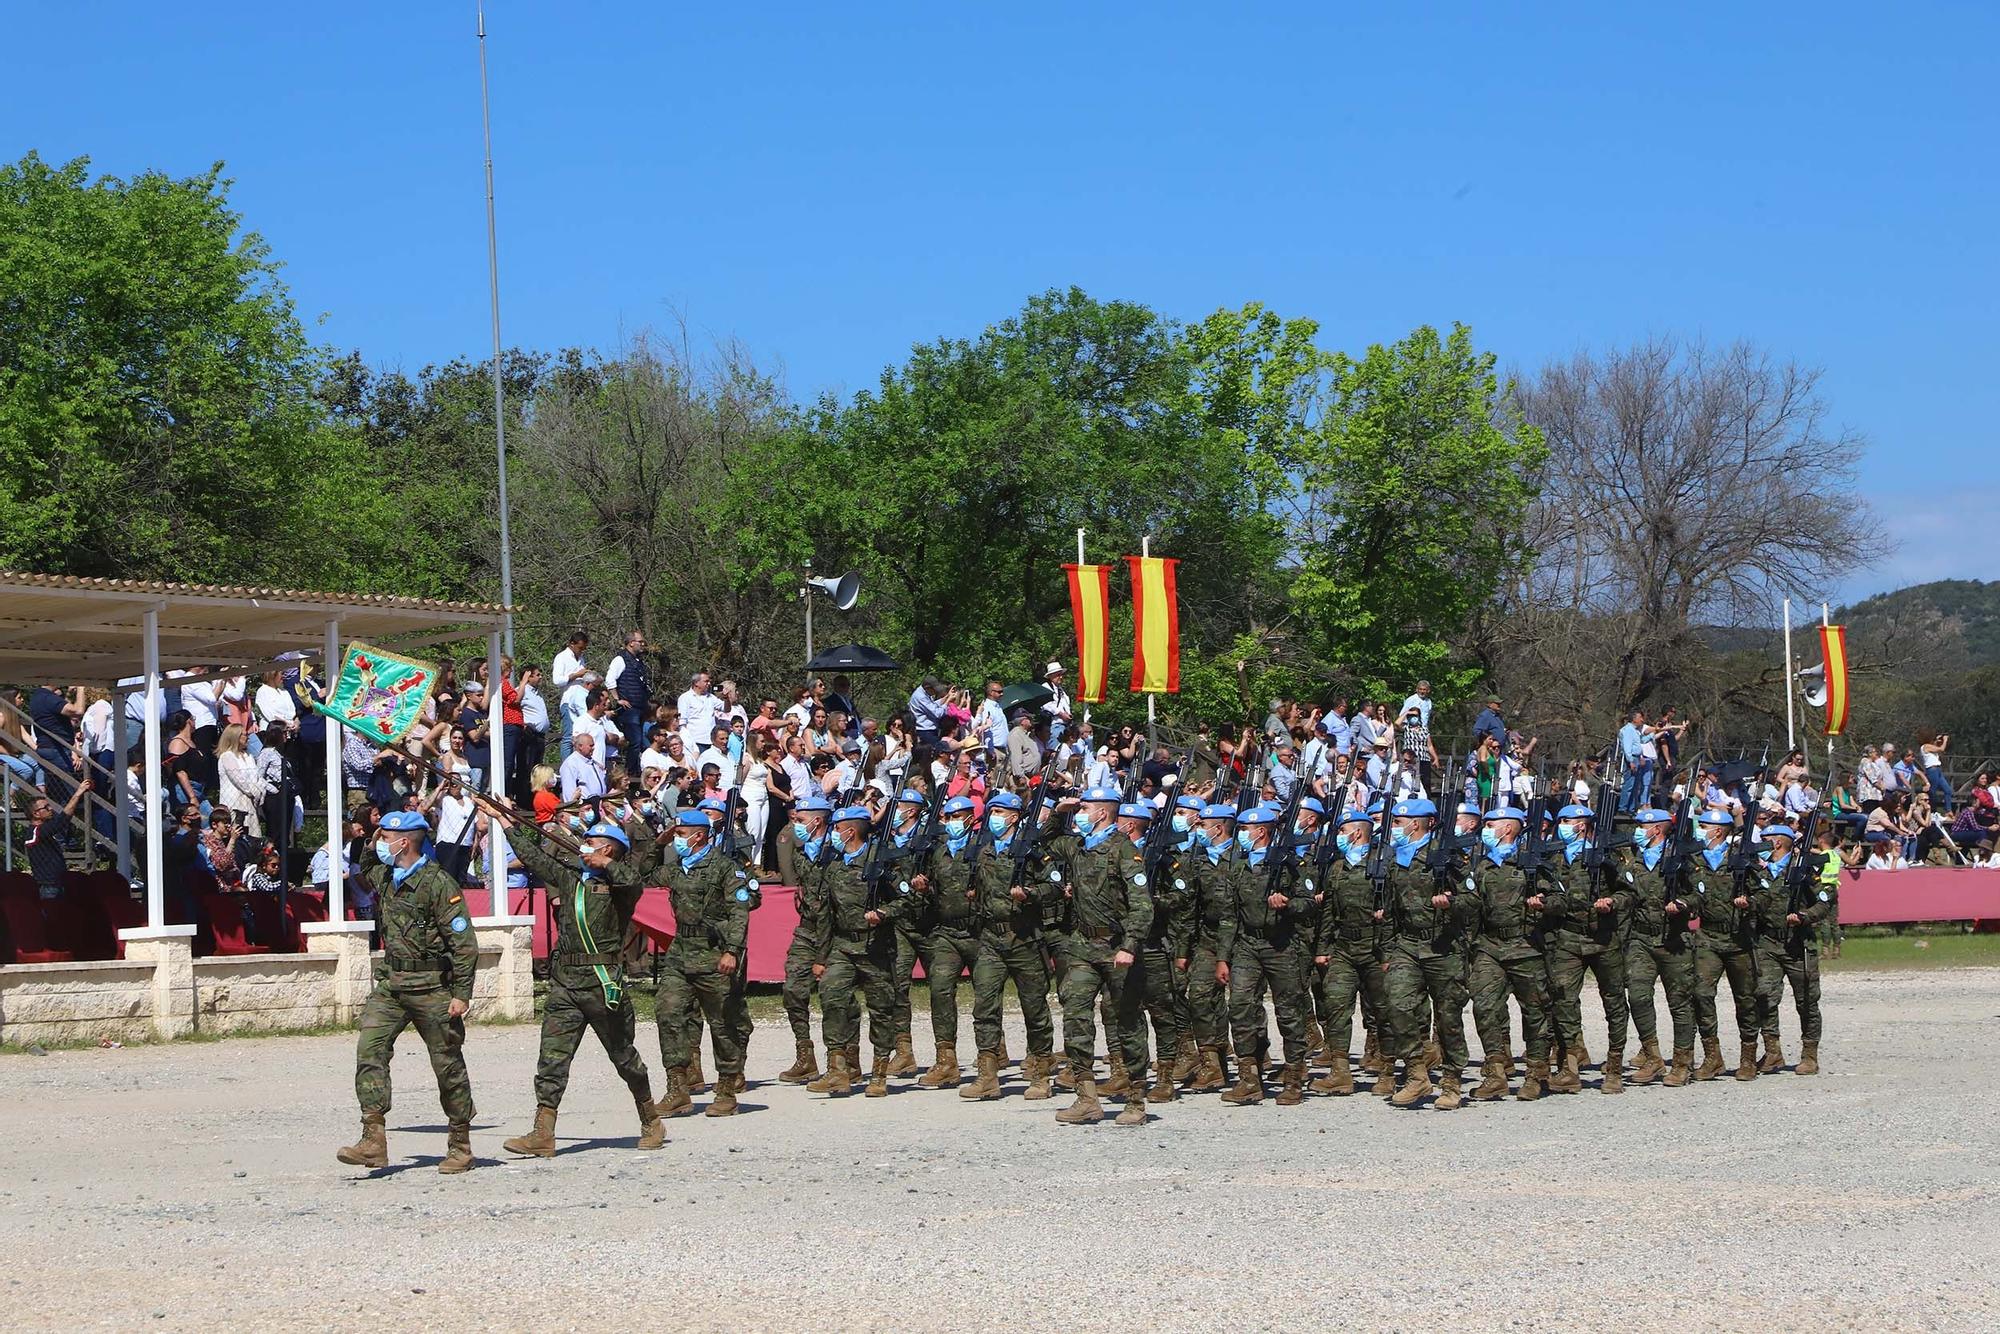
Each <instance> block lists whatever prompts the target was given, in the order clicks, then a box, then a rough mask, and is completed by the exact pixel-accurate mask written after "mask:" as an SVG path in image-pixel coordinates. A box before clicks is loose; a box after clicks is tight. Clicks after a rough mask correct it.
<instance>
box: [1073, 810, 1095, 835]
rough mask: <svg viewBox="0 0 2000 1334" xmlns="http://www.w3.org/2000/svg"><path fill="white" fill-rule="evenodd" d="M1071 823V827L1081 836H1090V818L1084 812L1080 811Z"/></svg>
mask: <svg viewBox="0 0 2000 1334" xmlns="http://www.w3.org/2000/svg"><path fill="white" fill-rule="evenodd" d="M1069 822H1070V825H1071V827H1072V828H1074V829H1075V830H1076V832H1077V833H1079V834H1088V833H1089V832H1090V827H1091V826H1090V817H1089V816H1088V815H1085V814H1084V813H1083V812H1082V811H1078V812H1077V813H1076V814H1075V815H1072V816H1071V817H1070V821H1069Z"/></svg>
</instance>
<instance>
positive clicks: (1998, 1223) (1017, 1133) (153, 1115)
mask: <svg viewBox="0 0 2000 1334" xmlns="http://www.w3.org/2000/svg"><path fill="white" fill-rule="evenodd" d="M1593 1003H1594V993H1592V992H1590V990H1589V989H1588V988H1586V1001H1585V1004H1586V1009H1587V1013H1588V1014H1590V1016H1591V1023H1590V1024H1589V1025H1587V1027H1586V1033H1587V1034H1588V1035H1590V1045H1591V1048H1592V1052H1593V1054H1594V1055H1596V1054H1601V1051H1602V1045H1603V1039H1602V1028H1601V1024H1600V1023H1599V1022H1598V1020H1597V1017H1596V1012H1595V1011H1594V1009H1591V1008H1590V1007H1591V1006H1592V1005H1593ZM1827 1009H1828V1031H1829V1033H1830V1034H1831V1035H1832V1036H1831V1040H1830V1041H1829V1042H1828V1043H1827V1045H1826V1049H1825V1064H1826V1065H1827V1067H1828V1073H1826V1074H1825V1075H1823V1076H1821V1077H1820V1078H1817V1079H1801V1078H1796V1077H1793V1076H1791V1075H1789V1074H1787V1075H1782V1076H1773V1077H1766V1078H1761V1079H1758V1080H1757V1081H1756V1082H1755V1083H1752V1084H1749V1085H1738V1084H1736V1083H1735V1082H1733V1081H1729V1080H1723V1081H1718V1082H1716V1083H1713V1084H1707V1085H1700V1086H1691V1087H1689V1088H1687V1089H1682V1090H1669V1089H1660V1088H1657V1087H1655V1088H1648V1089H1635V1090H1630V1091H1628V1092H1627V1093H1626V1094H1625V1095H1624V1096H1623V1097H1618V1098H1607V1097H1603V1096H1601V1095H1599V1094H1597V1093H1596V1092H1595V1091H1594V1090H1591V1089H1588V1088H1587V1089H1586V1091H1585V1092H1584V1094H1583V1095H1581V1096H1579V1097H1573V1098H1556V1099H1553V1100H1545V1101H1543V1102H1540V1103H1535V1104H1520V1103H1515V1102H1511V1101H1510V1102H1507V1103H1504V1104H1501V1105H1497V1106H1473V1105H1468V1106H1467V1108H1466V1109H1465V1110H1462V1111H1459V1112H1456V1113H1451V1114H1441V1113H1438V1112H1436V1111H1434V1110H1430V1109H1428V1108H1425V1109H1417V1110H1412V1111H1402V1112H1399V1111H1395V1110H1393V1109H1391V1108H1389V1107H1388V1106H1386V1105H1385V1104H1383V1103H1381V1102H1380V1101H1378V1100H1375V1099H1371V1098H1366V1097H1356V1098H1351V1099H1329V1098H1313V1099H1310V1100H1309V1101H1308V1102H1307V1104H1306V1105H1305V1106H1303V1107H1298V1108H1279V1107H1275V1106H1272V1105H1271V1104H1270V1103H1269V1102H1268V1101H1267V1102H1266V1103H1264V1104H1263V1105H1262V1106H1259V1107H1254V1108H1243V1109H1233V1108H1228V1107H1224V1106H1222V1105H1220V1104H1219V1103H1218V1102H1217V1101H1216V1099H1215V1098H1214V1097H1213V1096H1204V1097H1201V1098H1197V1099H1183V1100H1181V1101H1180V1102H1177V1103H1173V1104H1170V1105H1168V1106H1166V1107H1164V1108H1162V1109H1159V1111H1158V1113H1157V1114H1156V1115H1155V1117H1154V1118H1153V1120H1152V1121H1151V1122H1150V1123H1149V1124H1148V1125H1147V1126H1146V1127H1145V1128H1144V1129H1142V1130H1141V1129H1119V1128H1116V1127H1114V1126H1112V1125H1111V1124H1110V1123H1109V1121H1108V1120H1107V1121H1106V1122H1105V1123H1103V1124H1101V1125H1098V1126H1094V1127H1062V1126H1057V1125H1056V1124H1055V1123H1054V1121H1053V1119H1052V1114H1053V1112H1054V1110H1055V1108H1057V1107H1059V1106H1061V1105H1062V1101H1061V1100H1060V1099H1059V1100H1057V1101H1052V1102H1046V1103H1027V1102H1023V1101H1022V1100H1020V1099H1019V1098H1018V1097H1009V1098H1007V1099H1005V1100H1004V1101H1002V1102H999V1103H987V1104H976V1105H975V1104H967V1103H961V1102H960V1101H959V1099H957V1098H956V1097H954V1096H952V1095H951V1094H949V1093H933V1092H927V1091H924V1090H920V1089H915V1088H914V1087H911V1088H908V1089H903V1090H900V1091H898V1092H896V1093H895V1094H893V1095H892V1096H891V1097H889V1098H887V1099H874V1100H870V1099H864V1098H862V1097H861V1096H859V1094H858V1093H857V1094H856V1095H855V1096H853V1097H851V1098H848V1099H844V1100H840V1101H838V1102H833V1103H829V1102H827V1101H826V1100H824V1099H820V1098H813V1097H809V1096H808V1095H806V1094H805V1093H804V1092H803V1091H802V1090H798V1089H793V1088H787V1087H785V1086H782V1085H779V1084H777V1083H775V1082H764V1083H754V1082H753V1085H752V1088H751V1090H750V1092H749V1094H748V1096H747V1097H746V1099H745V1106H746V1114H745V1115H741V1116H738V1117H736V1118H734V1119H733V1120H721V1119H718V1120H708V1119H705V1118H701V1117H695V1118H683V1119H680V1120H676V1121H673V1122H670V1123H669V1142H668V1145H667V1147H666V1149H665V1150H664V1151H662V1152H659V1153H649V1154H641V1153H638V1152H636V1151H634V1150H633V1148H632V1142H633V1137H634V1134H635V1131H636V1127H635V1125H634V1123H633V1118H632V1114H631V1105H630V1102H629V1100H628V1099H627V1098H626V1096H625V1093H624V1090H623V1088H622V1086H620V1085H619V1084H618V1082H617V1080H616V1078H615V1076H613V1074H612V1073H611V1070H610V1067H609V1065H608V1064H607V1063H606V1062H605V1061H604V1059H603V1057H602V1055H601V1053H599V1052H598V1051H596V1050H594V1049H593V1048H592V1047H591V1046H589V1045H586V1046H585V1048H584V1050H583V1052H582V1053H581V1054H580V1055H579V1058H578V1062H577V1067H576V1076H575V1077H574V1078H573V1080H572V1084H571V1088H570V1094H569V1098H568V1101H567V1103H566V1105H565V1106H564V1108H563V1113H562V1121H561V1124H560V1126H559V1128H558V1132H557V1133H558V1136H559V1137H560V1138H561V1139H562V1140H563V1141H564V1146H565V1147H564V1151H563V1152H562V1153H560V1154H559V1155H558V1156H557V1157H556V1158H555V1159H554V1160H552V1161H547V1162H543V1161H527V1162H520V1161H505V1160H504V1158H503V1156H502V1155H501V1152H500V1140H501V1139H502V1138H503V1137H504V1136H505V1135H510V1134H516V1133H519V1132H520V1131H521V1130H523V1129H525V1128H526V1126H527V1122H528V1118H529V1116H530V1115H531V1113H532V1096H531V1093H530V1086H529V1078H530V1072H531V1070H532V1067H533V1061H534V1054H535V1031H534V1030H533V1029H532V1028H531V1027H526V1026H515V1027H504V1028H490V1029H476V1030H474V1032H473V1035H472V1038H471V1040H470V1042H469V1045H468V1049H467V1050H468V1058H469V1060H470V1063H471V1069H472V1076H473V1088H474V1091H475V1093H476V1094H477V1096H478V1100H479V1103H480V1106H481V1107H482V1109H484V1114H483V1115H482V1116H481V1117H480V1120H479V1122H478V1124H477V1129H476V1130H475V1134H474V1145H475V1148H476V1150H477V1151H478V1152H479V1153H480V1155H481V1161H480V1167H479V1170H477V1171H475V1172H473V1173H471V1174H470V1175H469V1176H464V1177H458V1178H443V1177H439V1176H438V1175H437V1174H436V1173H435V1172H434V1171H433V1170H432V1168H433V1166H434V1165H435V1164H436V1162H437V1159H438V1156H439V1155H440V1154H441V1153H442V1151H443V1147H444V1127H443V1126H442V1125H441V1124H440V1123H439V1116H438V1113H437V1104H436V1101H435V1090H434V1086H433V1085H432V1082H431V1076H430V1071H429V1067H428V1064H427V1062H426V1061H425V1060H424V1057H423V1054H422V1047H421V1045H420V1044H418V1043H416V1041H415V1040H414V1038H413V1037H409V1036H406V1037H405V1039H404V1042H403V1047H402V1055H401V1057H400V1058H399V1060H398V1061H397V1063H396V1078H397V1079H398V1080H399V1093H400V1104H399V1106H398V1108H397V1110H396V1111H395V1112H393V1113H392V1114H391V1115H390V1119H389V1124H390V1152H391V1155H392V1158H393V1159H394V1165H393V1166H392V1167H391V1168H390V1169H389V1170H387V1171H385V1172H382V1173H379V1174H373V1175H371V1174H369V1173H366V1172H363V1171H360V1170H357V1169H351V1168H345V1167H341V1166H339V1165H338V1164H336V1163H335V1162H334V1160H333V1150H334V1148H335V1147H336V1146H338V1145H340V1144H343V1143H346V1142H348V1141H349V1140H350V1139H352V1138H353V1135H354V1132H355V1126H356V1115H355V1112H354V1110H353V1107H354V1104H353V1095H352V1092H351V1063H350V1052H351V1041H350V1039H348V1038H344V1037H323V1038H271V1039H261V1040H241V1041H231V1042H224V1043H219V1044H181V1045H173V1046H162V1047H140V1048H131V1049H127V1050H123V1051H94V1050H93V1051H77V1052H58V1053H55V1054H52V1055H49V1056H44V1057H34V1056H6V1057H0V1125H4V1127H5V1131H4V1133H0V1252H4V1254H5V1255H6V1257H7V1259H6V1263H5V1267H4V1275H5V1278H4V1282H0V1327H4V1328H6V1329H10V1330H12V1329H75V1328H79V1327H114V1328H132V1327H137V1326H142V1325H143V1326H146V1327H149V1328H168V1329H172V1328H183V1327H185V1328H190V1329H192V1328H238V1327H252V1326H262V1327H276V1328H301V1327H302V1328H327V1329H331V1328H336V1327H338V1328H349V1329H351V1328H356V1327H360V1326H362V1325H363V1324H364V1322H375V1323H381V1322H387V1323H388V1324H389V1325H390V1327H395V1328H433V1327H435V1328H464V1327H473V1326H479V1327H485V1328H522V1329H525V1328H529V1327H539V1328H557V1329H567V1328H582V1327H585V1326H589V1327H594V1328H602V1327H604V1326H605V1325H607V1324H614V1325H624V1324H638V1325H648V1326H656V1327H657V1326H666V1327H672V1328H683V1327H685V1328H700V1327H716V1326H719V1325H722V1324H723V1323H724V1322H727V1323H728V1324H730V1325H733V1326H737V1327H742V1328H745V1329H778V1328H794V1327H800V1326H807V1325H814V1326H825V1327H835V1328H884V1329H887V1328H898V1327H907V1326H909V1325H911V1324H916V1323H924V1324H930V1323H945V1324H947V1325H948V1326H955V1327H960V1328H985V1327H990V1326H999V1325H1005V1326H1008V1327H1011V1328H1016V1329H1039V1328H1045V1327H1046V1328H1057V1327H1064V1326H1075V1325H1084V1324H1089V1325H1114V1324H1119V1323H1126V1324H1130V1325H1133V1326H1135V1327H1139V1328H1145V1327H1149V1326H1150V1327H1157V1328H1175V1329H1179V1328H1196V1327H1202V1328H1209V1329H1215V1328H1234V1329H1278V1328H1298V1327H1302V1326H1305V1327H1309V1326H1315V1325H1331V1324H1335V1323H1340V1324H1346V1325H1358V1326H1361V1327H1365V1328H1404V1329H1407V1328H1416V1327H1430V1326H1433V1325H1435V1324H1436V1323H1437V1322H1438V1321H1439V1320H1441V1319H1443V1320H1449V1321H1450V1322H1451V1323H1452V1324H1453V1325H1455V1326H1458V1327H1472V1328H1488V1327H1521V1328H1544V1327H1548V1326H1551V1325H1554V1324H1556V1323H1557V1322H1577V1323H1579V1324H1582V1323H1588V1324H1593V1325H1609V1324H1612V1323H1613V1322H1615V1323H1616V1324H1617V1325H1619V1326H1622V1327H1628V1328H1630V1327H1636V1328H1654V1327H1660V1326H1667V1325H1672V1326H1674V1327H1676V1328H1677V1329H1679V1330H1683V1331H1684V1330H1690V1329H1742V1328H1745V1327H1749V1326H1751V1325H1753V1324H1756V1323H1763V1324H1767V1325H1770V1326H1774V1327H1777V1328H1784V1329H1865V1330H1870V1331H1875V1330H1886V1329H1945V1328H1952V1329H1966V1328H1989V1329H1990V1328H1994V1327H1995V1326H1996V1324H2000V1282H1996V1279H1995V1277H1994V1274H1995V1261H1996V1260H2000V1207H1996V1203H1995V1187H1996V1185H2000V1168H1996V1167H1995V1166H1994V1164H1995V1162H1996V1161H2000V1133H1997V1132H1996V1130H1995V1127H1994V1120H1993V1117H1992V1115H1991V1113H1990V1110H1989V1111H1980V1110H1978V1109H1977V1107H1976V1106H1975V1105H1974V1100H1975V1098H1976V1096H1977V1095H1978V1092H1979V1086H1978V1085H1977V1084H1976V1082H1975V1080H1976V1078H1977V1076H1976V1069H1977V1067H1976V1066H1975V1065H1974V1064H1973V1061H1972V1059H1971V1058H1972V1056H1973V1053H1974V1052H1976V1051H1980V1050H1990V1049H1988V1048H1987V1047H1986V1039H1985V1038H1984V1037H1983V1035H1984V1034H1987V1033H1990V1030H1989V1029H1987V1027H1986V1025H1987V1024H1989V1023H1990V1022H1991V1021H1992V1020H1993V1018H1994V1016H1995V1012H1996V1009H2000V970H1989V969H1966V970H1955V971H1950V972H1944V973H1928V974H1910V973H1901V974H1896V973H1885V974H1874V975H1870V974H1860V975H1844V976H1842V977H1840V978H1839V979H1838V980H1837V981H1836V982H1835V983H1834V985H1833V986H1832V987H1831V989H1830V995H1829V997H1828V1001H1827ZM1787 1017H1788V1019H1789V1015H1788V1016H1787ZM917 1022H918V1025H919V1029H920V1031H919V1034H918V1040H919V1050H920V1052H923V1053H925V1054H927V1053H928V1048H927V1047H926V1046H925V1045H924V1039H925V1037H926V1036H927V1035H926V1033H925V1032H923V1031H922V1030H923V1028H924V1027H925V1020H924V1018H923V1017H922V1016H921V1015H920V1016H919V1018H918V1021H917ZM1014 1024H1015V1027H1014V1031H1013V1033H1012V1035H1011V1037H1010V1044H1011V1046H1012V1049H1013V1051H1014V1053H1015V1054H1016V1055H1018V1054H1019V1052H1020V1050H1021V1038H1020V1032H1019V1028H1018V1016H1015V1018H1014ZM1729 1033H1730V1029H1729V1025H1728V1021H1727V1020H1725V1034H1726V1035H1728V1034H1729ZM787 1039H788V1034H786V1033H785V1031H784V1027H783V1025H782V1023H778V1024H769V1025H764V1026H762V1027H760V1029H759V1033H758V1037H757V1039H756V1041H755V1042H754V1043H753V1044H752V1050H751V1070H750V1075H751V1078H752V1080H753V1081H771V1077H772V1076H773V1075H775V1073H776V1072H777V1071H778V1070H779V1069H780V1068H782V1067H783V1066H784V1065H785V1064H787V1063H788V1062H789V1061H790V1059H791V1050H790V1048H791V1044H790V1042H789V1041H788V1040H787ZM588 1041H589V1040H588V1039H587V1040H586V1042H587V1043H588ZM641 1045H642V1049H645V1050H648V1051H649V1061H650V1059H651V1057H650V1054H651V1053H656V1052H657V1048H656V1047H655V1046H654V1043H653V1040H652V1037H651V1033H650V1029H649V1030H648V1031H647V1032H646V1033H645V1041H643V1042H642V1044H641ZM1786 1047H1787V1050H1788V1051H1790V1052H1792V1053H1793V1054H1794V1055H1795V1054H1796V1051H1797V1045H1796V1034H1795V1033H1794V1032H1793V1031H1792V1029H1791V1028H1790V1027H1789V1026H1788V1027H1787V1030H1786ZM1015 1087H1018V1086H1017V1085H1016V1086H1015Z"/></svg>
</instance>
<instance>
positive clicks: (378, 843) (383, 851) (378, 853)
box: [375, 838, 396, 866]
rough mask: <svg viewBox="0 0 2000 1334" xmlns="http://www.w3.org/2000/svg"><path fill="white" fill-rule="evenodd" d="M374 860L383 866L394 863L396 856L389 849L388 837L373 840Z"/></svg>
mask: <svg viewBox="0 0 2000 1334" xmlns="http://www.w3.org/2000/svg"><path fill="white" fill-rule="evenodd" d="M375 860H376V861H378V862H381V863H382V864H383V865H384V866H391V865H394V864H395V861H396V857H395V854H394V853H392V852H390V851H389V840H388V839H386V838H378V839H376V840H375Z"/></svg>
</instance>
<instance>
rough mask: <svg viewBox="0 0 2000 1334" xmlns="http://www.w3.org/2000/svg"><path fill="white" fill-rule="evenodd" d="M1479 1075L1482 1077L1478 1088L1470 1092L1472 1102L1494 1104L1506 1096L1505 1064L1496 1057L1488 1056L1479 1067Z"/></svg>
mask: <svg viewBox="0 0 2000 1334" xmlns="http://www.w3.org/2000/svg"><path fill="white" fill-rule="evenodd" d="M1479 1073H1480V1074H1481V1075H1482V1076H1484V1077H1483V1078H1482V1079H1481V1080H1480V1081H1479V1087H1478V1088H1476V1089H1474V1090H1472V1100H1473V1101H1474V1102H1494V1101H1496V1100H1498V1099H1500V1098H1504V1097H1506V1096H1507V1062H1505V1061H1503V1060H1501V1059H1500V1058H1499V1057H1497V1056H1489V1057H1487V1058H1486V1060H1485V1062H1484V1063H1483V1064H1481V1065H1480V1067H1479Z"/></svg>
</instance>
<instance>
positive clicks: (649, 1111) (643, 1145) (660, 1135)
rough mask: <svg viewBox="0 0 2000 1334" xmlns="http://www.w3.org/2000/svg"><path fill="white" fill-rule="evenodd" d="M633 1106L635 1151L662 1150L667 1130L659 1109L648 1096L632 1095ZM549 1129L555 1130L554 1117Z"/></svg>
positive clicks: (550, 1119) (665, 1143)
mask: <svg viewBox="0 0 2000 1334" xmlns="http://www.w3.org/2000/svg"><path fill="white" fill-rule="evenodd" d="M632 1102H633V1105H634V1106H636V1107H637V1108H638V1109H639V1142H638V1143H637V1144H635V1145H633V1146H632V1147H633V1148H635V1149H663V1148H665V1147H666V1146H667V1128H666V1126H665V1125H663V1124H661V1122H660V1109H659V1107H658V1106H657V1105H656V1104H655V1103H654V1102H653V1099H652V1096H651V1095H650V1094H644V1095H642V1094H638V1093H635V1094H633V1095H632ZM549 1122H550V1125H549V1128H550V1129H551V1130H553V1129H555V1124H554V1122H555V1117H554V1116H551V1117H550V1118H549Z"/></svg>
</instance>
